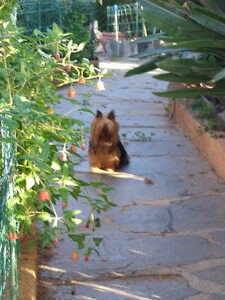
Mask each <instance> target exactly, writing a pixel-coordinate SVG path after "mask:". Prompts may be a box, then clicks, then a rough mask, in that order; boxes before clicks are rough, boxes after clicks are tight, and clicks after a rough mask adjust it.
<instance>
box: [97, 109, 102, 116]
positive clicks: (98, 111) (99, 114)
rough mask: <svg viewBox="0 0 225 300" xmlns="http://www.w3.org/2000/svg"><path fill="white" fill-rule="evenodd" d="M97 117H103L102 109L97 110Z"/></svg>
mask: <svg viewBox="0 0 225 300" xmlns="http://www.w3.org/2000/svg"><path fill="white" fill-rule="evenodd" d="M96 118H102V113H101V112H100V110H97V112H96Z"/></svg>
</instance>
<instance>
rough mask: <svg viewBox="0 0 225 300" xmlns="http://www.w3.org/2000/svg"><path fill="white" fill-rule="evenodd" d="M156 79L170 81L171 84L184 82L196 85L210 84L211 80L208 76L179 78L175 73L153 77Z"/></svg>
mask: <svg viewBox="0 0 225 300" xmlns="http://www.w3.org/2000/svg"><path fill="white" fill-rule="evenodd" d="M153 77H154V78H155V79H158V80H163V81H169V82H182V83H187V84H192V83H193V84H195V83H201V82H208V81H209V80H210V78H209V77H207V76H199V75H195V74H193V75H191V76H190V75H187V76H178V75H175V74H173V73H164V74H158V75H155V76H153Z"/></svg>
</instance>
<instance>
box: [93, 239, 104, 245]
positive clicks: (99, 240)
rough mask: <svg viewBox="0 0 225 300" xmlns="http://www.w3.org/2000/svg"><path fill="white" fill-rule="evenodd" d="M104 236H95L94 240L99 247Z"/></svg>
mask: <svg viewBox="0 0 225 300" xmlns="http://www.w3.org/2000/svg"><path fill="white" fill-rule="evenodd" d="M102 240H103V239H102V238H93V242H94V243H95V245H96V246H97V247H98V246H99V245H100V243H101V242H102Z"/></svg>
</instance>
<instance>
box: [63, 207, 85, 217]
mask: <svg viewBox="0 0 225 300" xmlns="http://www.w3.org/2000/svg"><path fill="white" fill-rule="evenodd" d="M81 213H82V211H81V210H80V209H70V210H64V211H63V217H64V218H65V219H71V218H73V217H74V216H76V215H79V214H81Z"/></svg>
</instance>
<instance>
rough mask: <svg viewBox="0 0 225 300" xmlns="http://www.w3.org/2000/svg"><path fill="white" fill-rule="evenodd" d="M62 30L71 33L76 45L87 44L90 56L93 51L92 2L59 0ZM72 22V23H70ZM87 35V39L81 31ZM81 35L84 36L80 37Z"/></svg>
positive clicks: (85, 0)
mask: <svg viewBox="0 0 225 300" xmlns="http://www.w3.org/2000/svg"><path fill="white" fill-rule="evenodd" d="M61 7H62V19H63V28H64V30H65V31H67V32H71V33H73V35H74V37H75V38H76V39H75V42H76V43H80V42H84V41H85V42H87V45H86V47H87V48H88V49H89V51H90V53H91V56H93V51H94V18H95V5H94V1H93V0H61ZM71 20H72V22H71ZM81 27H82V28H83V30H84V29H85V30H86V32H87V33H88V35H89V36H88V38H87V37H86V34H85V32H84V31H83V30H81ZM82 33H83V34H84V36H82Z"/></svg>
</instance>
